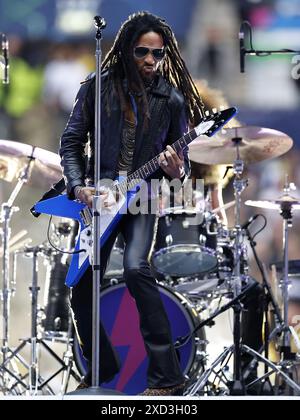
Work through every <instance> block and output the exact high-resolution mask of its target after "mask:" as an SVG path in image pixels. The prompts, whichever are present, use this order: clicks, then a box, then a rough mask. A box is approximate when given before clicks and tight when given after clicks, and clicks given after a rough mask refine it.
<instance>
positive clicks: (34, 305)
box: [8, 245, 80, 396]
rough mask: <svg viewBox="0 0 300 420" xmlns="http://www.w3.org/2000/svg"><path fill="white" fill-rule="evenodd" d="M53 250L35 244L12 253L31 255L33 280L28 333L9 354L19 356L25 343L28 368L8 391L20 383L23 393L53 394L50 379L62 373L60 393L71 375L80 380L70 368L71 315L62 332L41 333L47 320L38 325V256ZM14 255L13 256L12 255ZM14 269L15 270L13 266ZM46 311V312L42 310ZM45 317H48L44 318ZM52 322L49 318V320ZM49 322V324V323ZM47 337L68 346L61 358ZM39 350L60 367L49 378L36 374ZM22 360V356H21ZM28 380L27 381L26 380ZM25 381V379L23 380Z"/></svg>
mask: <svg viewBox="0 0 300 420" xmlns="http://www.w3.org/2000/svg"><path fill="white" fill-rule="evenodd" d="M52 253H53V251H52V250H51V249H50V248H48V247H47V246H44V245H39V246H36V247H31V248H29V247H27V248H25V249H24V250H22V251H18V252H16V253H15V255H16V256H17V255H22V254H23V255H24V256H25V257H28V258H32V264H33V266H32V282H31V285H30V287H29V290H30V294H31V336H30V337H29V338H26V339H21V340H20V341H21V343H20V345H19V346H18V347H17V348H16V349H15V350H14V352H13V353H12V355H11V356H9V357H18V356H19V355H20V353H21V351H22V350H23V349H24V348H25V346H26V345H27V344H29V346H30V362H29V363H26V362H24V363H23V367H24V368H26V369H27V373H26V374H25V375H23V376H22V381H21V380H20V379H18V380H17V379H16V378H15V379H16V382H15V383H13V384H11V386H10V388H9V389H8V391H9V392H11V391H12V390H13V389H14V388H15V387H16V386H17V385H20V384H21V385H22V386H23V392H27V393H28V394H29V395H31V396H34V395H37V394H38V393H39V392H43V391H44V390H45V392H46V393H48V394H50V395H54V392H53V390H52V388H51V387H50V386H49V383H50V381H52V380H53V379H54V378H55V377H56V376H57V375H59V374H61V373H63V379H62V384H61V392H62V393H65V392H66V389H67V386H68V382H69V379H70V376H73V377H74V378H75V379H76V380H77V381H80V377H79V376H78V375H77V373H76V372H75V371H74V370H73V369H72V362H73V357H72V344H73V338H72V336H73V330H72V322H71V317H70V314H68V317H69V318H68V331H67V334H66V336H65V335H62V334H60V335H58V336H56V334H55V333H56V331H54V332H53V331H50V332H49V334H48V335H47V331H45V333H44V334H43V333H42V331H43V329H45V326H46V327H47V325H48V324H47V323H46V325H45V326H44V328H41V324H42V325H43V320H42V318H43V317H42V310H41V308H40V306H39V304H38V294H39V291H40V287H39V285H38V257H39V256H42V257H43V258H47V259H49V258H51V257H52ZM15 258H16V257H15ZM51 261H52V263H53V262H54V263H57V261H55V260H53V259H51ZM14 272H16V270H15V269H14ZM60 282H63V277H62V278H60ZM45 313H46V314H47V311H45ZM46 320H47V317H46ZM50 321H51V320H50ZM50 321H48V323H49V322H50ZM43 335H44V337H43ZM46 339H51V340H52V341H56V342H59V341H60V342H62V343H64V344H66V345H67V349H66V351H65V352H64V354H63V357H62V358H60V357H59V356H58V355H57V354H56V353H55V352H54V351H53V350H52V349H51V348H50V347H49V346H48V344H47V343H46V342H45V340H46ZM41 349H44V350H45V351H46V352H47V354H49V355H50V356H51V357H53V358H54V359H55V361H56V362H57V363H58V364H59V365H60V368H59V369H58V370H57V371H56V372H54V373H53V374H52V375H51V376H50V377H49V378H48V379H45V378H43V377H42V376H41V375H40V373H39V359H40V354H41ZM21 360H24V359H21ZM27 380H28V382H27ZM25 381H26V382H25Z"/></svg>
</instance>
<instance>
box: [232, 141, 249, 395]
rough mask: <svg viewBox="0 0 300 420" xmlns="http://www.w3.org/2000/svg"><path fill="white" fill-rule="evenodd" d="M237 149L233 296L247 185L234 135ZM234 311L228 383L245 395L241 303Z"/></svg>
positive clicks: (238, 291) (237, 287) (238, 279)
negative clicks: (229, 378)
mask: <svg viewBox="0 0 300 420" xmlns="http://www.w3.org/2000/svg"><path fill="white" fill-rule="evenodd" d="M232 141H233V143H234V144H235V147H236V151H237V158H236V160H235V161H234V165H233V169H234V174H235V179H234V183H233V188H234V196H235V230H234V233H235V240H234V270H233V279H232V280H233V286H234V297H235V298H236V297H238V296H239V295H240V294H241V292H242V272H241V257H242V253H243V241H244V236H243V230H242V227H241V206H242V198H241V195H242V192H243V191H244V189H245V188H246V186H247V180H244V179H242V174H243V172H244V162H243V161H242V160H241V158H240V151H239V146H240V143H241V141H242V138H240V137H235V138H233V139H232ZM233 311H234V326H233V339H234V354H233V355H234V358H233V368H234V370H233V380H232V383H231V384H230V391H231V394H232V395H245V386H244V382H243V378H242V368H241V362H242V359H241V356H242V348H241V313H242V304H241V303H240V302H237V303H236V304H235V305H234V306H233Z"/></svg>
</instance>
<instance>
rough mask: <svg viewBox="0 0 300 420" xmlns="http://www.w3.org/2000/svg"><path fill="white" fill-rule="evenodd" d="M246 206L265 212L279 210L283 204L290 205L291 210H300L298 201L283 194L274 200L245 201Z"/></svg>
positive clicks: (299, 201) (299, 200)
mask: <svg viewBox="0 0 300 420" xmlns="http://www.w3.org/2000/svg"><path fill="white" fill-rule="evenodd" d="M245 204H246V206H251V207H259V208H261V209H266V210H281V208H282V206H284V205H285V204H286V205H287V204H289V205H291V207H292V209H293V210H300V199H298V198H295V197H292V196H291V195H289V194H284V195H282V196H281V197H279V198H278V199H276V200H258V201H253V200H247V201H246V202H245Z"/></svg>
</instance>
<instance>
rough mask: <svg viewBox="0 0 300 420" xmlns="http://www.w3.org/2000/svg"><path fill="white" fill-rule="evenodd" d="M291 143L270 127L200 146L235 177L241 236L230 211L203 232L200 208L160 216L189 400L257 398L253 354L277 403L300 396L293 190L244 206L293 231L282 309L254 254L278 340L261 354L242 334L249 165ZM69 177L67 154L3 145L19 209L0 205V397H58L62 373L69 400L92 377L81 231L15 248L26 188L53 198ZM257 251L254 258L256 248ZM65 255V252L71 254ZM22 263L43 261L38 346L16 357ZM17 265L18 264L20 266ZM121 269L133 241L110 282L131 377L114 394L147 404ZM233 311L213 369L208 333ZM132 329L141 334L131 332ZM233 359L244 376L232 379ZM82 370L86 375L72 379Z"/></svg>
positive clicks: (164, 288)
mask: <svg viewBox="0 0 300 420" xmlns="http://www.w3.org/2000/svg"><path fill="white" fill-rule="evenodd" d="M292 145H293V141H292V139H291V138H289V137H288V136H287V135H285V134H284V133H281V132H279V131H275V130H271V129H265V128H259V127H236V128H230V129H226V130H225V131H224V130H223V131H222V132H219V133H218V134H217V135H216V136H214V138H213V139H212V140H211V139H210V140H207V139H206V138H205V139H201V140H198V139H197V140H195V141H194V142H192V143H191V144H190V147H189V150H190V159H191V160H192V161H194V162H198V163H200V164H209V165H217V164H226V165H232V167H233V172H234V182H233V188H234V195H235V197H234V198H235V199H234V201H233V202H231V203H229V204H228V205H226V206H225V208H229V207H234V209H235V226H234V228H232V229H229V228H227V227H225V226H223V225H222V223H221V222H220V220H219V217H218V213H219V211H220V210H221V209H214V210H213V209H211V208H209V206H204V209H203V212H202V214H201V222H200V223H198V224H194V223H191V218H194V216H195V212H196V213H197V211H198V210H195V208H194V209H193V208H190V207H189V208H185V207H184V206H183V207H172V208H167V209H162V211H161V213H160V215H159V217H158V223H157V233H156V239H155V243H154V249H153V253H152V259H151V265H152V269H153V272H154V274H155V277H156V278H157V280H158V287H159V290H160V294H161V297H162V300H163V302H164V305H165V308H166V312H167V314H168V317H169V320H170V324H171V330H172V335H173V340H174V343H175V347H176V350H177V354H178V357H179V360H180V364H181V367H182V370H183V372H184V374H185V376H186V378H187V388H186V395H189V396H197V395H245V394H247V391H248V389H250V388H251V386H253V384H250V385H249V384H247V386H246V385H245V381H244V376H243V375H242V372H241V357H242V355H243V354H247V355H249V356H250V360H252V361H251V363H250V364H249V367H248V369H249V370H251V369H252V367H253V366H256V365H257V364H258V363H259V362H261V363H262V364H264V366H265V373H264V375H263V376H262V377H261V378H257V380H256V383H259V384H260V385H261V384H263V383H268V384H269V383H270V384H271V385H270V387H271V390H272V392H273V393H274V394H275V395H276V394H280V393H285V392H289V393H290V395H300V386H299V384H297V383H296V382H295V381H294V378H293V376H292V374H291V372H292V371H293V369H294V368H295V366H296V365H297V362H298V358H299V356H300V345H299V340H298V341H297V339H298V336H297V332H296V331H295V330H294V329H293V328H292V327H291V326H290V325H289V315H288V309H289V295H290V290H289V284H290V272H289V260H288V233H289V228H290V226H291V222H292V211H294V210H298V209H300V199H298V198H295V197H293V196H292V195H291V192H290V185H289V184H288V182H286V185H285V188H284V193H283V195H282V196H281V197H279V198H278V199H275V200H273V201H267V200H266V201H249V202H245V204H246V205H249V206H254V207H258V208H268V209H273V210H275V211H278V212H280V214H281V216H282V217H283V225H284V229H283V231H284V238H283V245H284V246H283V250H284V259H283V260H284V262H283V264H282V265H281V272H282V273H283V276H282V279H281V281H280V292H281V295H282V299H281V301H280V302H277V300H276V299H275V297H274V294H273V293H272V290H271V288H270V286H269V283H268V280H267V277H268V274H267V271H266V269H265V267H264V266H263V264H261V262H260V261H259V258H258V257H257V254H255V255H256V257H257V261H258V264H259V267H260V269H261V273H262V277H263V280H264V282H263V283H264V284H263V285H264V286H265V289H266V294H267V295H268V297H269V298H268V305H267V307H268V308H267V310H268V309H269V307H270V306H272V311H273V312H275V315H276V316H275V318H276V325H275V328H274V331H271V332H270V333H269V335H268V337H265V344H264V346H263V348H262V349H260V351H254V350H253V349H251V348H249V347H248V346H246V345H244V344H241V331H240V330H241V319H240V318H241V313H242V311H243V304H242V297H243V296H244V295H245V294H246V293H247V291H248V289H249V288H251V281H248V280H249V279H250V276H249V267H248V265H249V264H248V255H247V244H246V236H247V232H248V233H249V231H248V226H247V225H248V224H246V225H242V223H241V208H242V205H243V202H242V193H243V191H244V190H245V188H246V187H247V181H246V180H244V179H243V178H242V175H243V172H244V168H245V166H246V165H250V164H252V163H255V162H260V161H263V160H266V159H271V158H275V157H278V156H280V155H282V154H284V153H286V152H287V151H288V150H289V149H290V148H291V147H292ZM60 178H61V168H60V162H59V157H58V156H57V155H56V154H54V153H51V152H48V151H46V150H43V149H40V148H37V147H33V146H29V145H25V144H22V143H18V142H12V141H6V140H0V179H3V180H5V181H9V182H13V181H14V180H17V185H16V187H15V188H14V190H13V192H12V194H11V196H10V197H9V200H8V201H7V202H5V203H3V204H2V206H1V219H0V220H1V225H2V228H1V231H0V233H1V246H2V290H1V299H2V322H3V334H2V338H1V341H2V345H1V349H0V357H1V361H0V392H2V393H3V394H5V395H23V394H27V395H37V394H39V393H41V392H44V393H47V394H53V393H54V392H53V390H52V388H51V386H50V381H51V380H52V379H54V378H55V377H56V376H57V375H58V374H60V373H63V379H62V382H61V389H60V392H61V394H64V393H66V392H67V388H68V384H69V379H70V377H71V376H72V377H73V378H74V379H75V380H77V381H79V380H80V376H81V375H84V374H85V373H86V370H87V366H86V363H85V359H84V358H83V356H82V353H81V349H80V345H79V341H78V339H77V338H76V335H75V334H74V332H73V328H72V320H71V317H70V312H69V303H68V300H69V290H68V289H67V288H66V287H65V286H64V278H65V276H66V272H67V269H68V254H67V253H68V252H70V251H71V250H72V249H73V247H74V238H75V235H76V227H75V226H74V225H73V224H72V223H71V222H66V221H65V220H62V221H60V222H59V223H58V225H57V226H55V227H54V229H53V230H52V232H51V233H50V228H49V229H48V234H49V239H51V240H50V244H52V245H53V243H55V248H54V249H53V248H51V247H50V246H49V245H48V243H43V244H41V245H38V246H36V247H32V246H29V245H28V244H25V246H24V244H23V243H22V246H21V247H20V248H19V249H17V247H16V242H12V239H13V238H11V228H10V221H11V217H12V215H13V213H15V212H16V211H17V210H18V209H17V208H16V207H15V206H14V202H15V199H16V197H17V195H18V193H19V192H20V190H21V188H22V186H23V185H24V184H31V185H32V186H33V187H42V188H45V189H46V188H47V187H48V188H49V187H50V186H51V184H53V183H54V182H57V181H58V180H59V179H60ZM250 222H251V221H250ZM49 226H50V225H49ZM249 235H250V234H249ZM249 235H248V237H249ZM250 239H251V237H249V240H250ZM250 243H251V240H250ZM12 245H13V249H14V252H13V253H12V252H11V249H12ZM252 245H253V248H254V252H255V244H254V241H252ZM62 248H63V249H62ZM59 250H62V251H65V252H66V253H63V254H61V253H60V252H59ZM12 254H13V255H12ZM20 255H23V256H27V257H30V258H31V259H32V267H33V269H32V282H31V285H30V295H31V336H30V338H28V339H22V340H21V344H20V345H19V347H17V348H12V347H10V339H9V332H10V328H11V327H10V323H9V320H10V306H11V305H10V304H11V297H12V296H13V293H14V290H15V284H16V283H17V277H18V276H17V275H16V268H17V259H18V256H20ZM12 256H13V261H14V263H13V267H12V268H11V267H10V265H11V264H10V261H11V258H12ZM39 258H42V259H43V261H44V262H45V263H46V265H47V274H46V280H45V282H44V289H45V296H44V302H43V305H39V291H40V286H39V280H38V259H39ZM122 260H123V243H122V239H121V238H118V239H117V242H116V244H115V246H114V248H113V250H112V253H111V258H110V263H109V266H108V268H107V270H106V274H105V277H104V281H103V287H102V291H101V320H102V322H103V325H104V327H105V328H106V331H107V333H108V335H109V336H110V338H111V341H112V344H113V345H114V346H115V347H116V349H117V351H118V353H119V356H120V359H121V362H122V368H121V371H120V373H119V374H118V375H117V376H116V377H115V378H114V379H113V380H112V381H111V382H110V383H108V384H104V387H107V388H112V389H116V390H118V391H121V392H123V393H125V394H128V395H136V394H138V393H140V392H142V391H143V390H144V389H145V388H146V370H147V356H146V352H145V349H144V345H143V341H142V338H141V336H140V333H139V318H138V313H137V310H136V308H135V304H134V301H133V299H132V298H131V297H130V295H129V293H128V290H127V288H126V287H125V283H124V281H123V271H122ZM278 267H279V266H278ZM278 270H280V268H278ZM12 273H13V275H12ZM11 277H13V279H12V280H11ZM216 302H217V309H216ZM224 302H225V303H224ZM230 308H231V309H233V311H234V328H233V330H234V334H233V340H232V341H233V345H232V346H230V347H229V348H226V349H225V351H224V352H222V354H220V355H219V356H218V357H217V359H216V360H215V361H213V362H212V363H211V364H210V365H209V366H208V361H207V360H208V356H209V355H208V352H207V344H208V342H207V339H206V327H212V326H213V325H214V319H215V318H216V317H217V316H218V315H219V314H221V313H223V312H225V311H227V310H229V309H230ZM126 325H127V326H128V325H130V331H129V330H128V328H126ZM291 336H292V337H294V338H295V341H296V344H297V345H296V351H295V352H293V351H291ZM274 337H275V339H276V340H277V342H278V343H279V342H280V345H278V347H279V348H280V355H281V358H280V360H279V361H278V362H276V363H274V362H272V361H270V360H269V358H268V343H269V341H271V340H272V339H274ZM296 337H297V339H296ZM47 340H50V341H55V342H58V343H63V344H64V345H65V346H66V351H65V353H64V355H63V357H62V358H61V357H59V356H58V355H57V354H56V353H55V352H54V351H53V350H52V349H51V348H50V347H49V345H48V344H47ZM27 345H29V348H30V360H29V361H28V360H27V359H25V358H24V357H23V356H21V353H20V352H21V350H22V349H23V348H24V347H25V346H27ZM41 349H44V350H45V351H46V352H47V354H48V355H50V356H51V357H53V358H54V359H55V361H56V362H58V363H59V365H60V368H59V370H58V371H57V372H55V373H53V374H52V375H51V376H50V377H49V378H48V379H45V378H44V377H43V376H42V375H41V373H40V368H39V364H40V353H41ZM263 352H265V354H264V356H263V355H262V353H263ZM229 360H231V362H232V361H233V375H232V377H231V378H230V380H229V378H228V369H229V367H228V366H229ZM74 361H75V364H76V367H77V369H78V371H79V375H78V374H77V373H76V371H75V370H74V369H73V366H74ZM287 390H288V391H287Z"/></svg>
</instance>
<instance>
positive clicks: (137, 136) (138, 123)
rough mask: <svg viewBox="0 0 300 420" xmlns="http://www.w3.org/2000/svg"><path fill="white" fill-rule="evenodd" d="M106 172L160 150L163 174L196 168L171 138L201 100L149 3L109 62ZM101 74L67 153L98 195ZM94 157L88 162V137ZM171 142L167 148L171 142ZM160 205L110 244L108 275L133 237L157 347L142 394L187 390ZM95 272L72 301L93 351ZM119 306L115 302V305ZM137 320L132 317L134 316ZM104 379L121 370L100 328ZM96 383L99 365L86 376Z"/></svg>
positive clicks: (146, 329)
mask: <svg viewBox="0 0 300 420" xmlns="http://www.w3.org/2000/svg"><path fill="white" fill-rule="evenodd" d="M101 83H102V98H103V100H102V117H101V120H102V121H101V122H102V126H101V144H102V150H101V178H106V179H115V178H116V176H117V174H118V172H120V171H122V172H123V171H126V172H127V173H131V172H133V171H134V170H136V169H138V168H139V167H140V166H142V165H143V164H144V163H146V162H147V161H148V160H149V159H151V158H152V157H153V156H155V155H157V154H160V166H161V167H160V169H159V170H158V171H157V173H156V174H155V178H156V179H161V178H162V177H163V176H166V177H167V178H169V179H181V180H183V179H184V178H185V177H186V176H187V175H188V174H189V160H188V157H187V153H186V152H185V153H183V154H181V155H177V154H176V152H175V151H174V149H173V148H172V147H171V146H170V144H172V143H173V142H174V141H176V140H177V139H179V138H180V137H181V136H182V135H183V134H184V133H185V132H187V131H188V123H189V122H190V123H191V124H195V123H197V121H198V120H199V117H200V116H201V115H202V102H201V99H200V97H199V95H198V93H197V89H196V87H195V85H194V83H193V81H192V79H191V76H190V74H189V72H188V70H187V68H186V66H185V63H184V61H183V59H182V57H181V55H180V53H179V50H178V46H177V42H176V39H175V37H174V34H173V32H172V30H171V28H170V27H169V26H168V25H167V23H166V22H165V21H164V20H163V19H161V18H159V17H157V16H154V15H152V14H150V13H148V12H140V13H136V14H134V15H132V16H130V17H129V18H128V20H127V21H126V22H125V23H124V24H123V25H122V27H121V28H120V30H119V33H118V34H117V37H116V39H115V42H114V44H113V47H112V48H111V50H110V51H109V52H108V54H107V56H106V57H105V59H104V62H103V65H102V82H101ZM94 102H95V77H94V76H90V77H89V78H88V79H87V80H86V81H85V82H84V83H83V84H82V86H81V88H80V90H79V92H78V94H77V97H76V101H75V105H74V108H73V111H72V114H71V116H70V119H69V121H68V124H67V126H66V129H65V131H64V133H63V135H62V138H61V148H60V155H61V157H62V166H63V171H64V177H65V179H66V182H67V192H68V195H69V197H70V198H75V197H76V198H77V199H79V200H80V201H82V202H84V203H86V204H87V205H89V206H91V205H92V196H93V194H94V188H93V187H91V186H90V185H93V183H94V177H93V168H94V156H93V151H94V150H93V149H94V147H93V146H94ZM88 140H89V142H90V150H91V157H90V161H89V165H88V169H87V170H85V153H84V150H85V146H86V143H87V142H88ZM166 148H167V151H166V152H165V153H162V151H163V150H165V149H166ZM155 221H156V215H155V214H151V213H150V214H142V213H139V214H135V215H133V214H130V213H128V214H126V215H124V216H123V217H122V219H121V222H120V223H119V225H118V226H117V228H116V229H115V231H114V232H113V234H112V235H111V236H110V238H109V240H108V241H107V242H106V244H105V246H104V247H103V248H102V250H101V263H102V275H103V272H104V270H105V267H106V263H107V260H108V257H109V254H110V251H111V249H112V246H113V243H114V241H115V239H116V236H117V235H118V234H119V233H120V232H121V234H122V235H123V237H124V240H125V250H124V280H125V282H126V284H127V287H128V290H129V292H130V294H131V295H132V297H133V298H134V299H135V302H136V305H137V309H138V312H139V315H140V329H141V334H142V336H143V339H144V344H145V348H146V351H147V354H148V360H149V365H148V376H147V379H148V388H147V389H146V390H145V391H144V393H143V395H179V394H182V391H183V387H184V377H183V375H182V372H181V369H180V365H179V362H178V359H177V354H176V352H175V349H174V346H173V343H172V337H171V332H170V325H169V321H168V319H167V315H166V313H165V310H164V307H163V304H162V300H161V297H160V294H159V291H158V288H157V284H156V281H155V279H154V278H153V276H152V274H151V271H150V267H149V262H148V261H149V254H150V251H151V245H152V241H153V236H154V230H155ZM91 278H92V276H91V272H89V273H88V274H86V275H85V278H83V279H81V281H80V282H79V284H78V285H77V286H76V287H74V288H73V291H72V309H73V312H74V315H75V319H76V325H77V330H78V332H79V336H80V339H81V342H82V350H83V354H84V356H85V357H86V359H87V360H88V362H90V361H91V358H92V354H91V353H92V350H91V341H92V340H91V327H90V325H91V323H92V313H91V306H92V305H91V299H92V281H91ZM112 310H113V308H112ZM128 327H129V328H130V326H128ZM101 346H102V347H101V360H100V364H101V366H100V380H101V382H107V381H109V380H110V379H111V378H112V377H113V376H114V375H115V374H116V372H117V371H118V362H117V358H116V354H115V352H114V351H113V348H112V346H111V344H110V342H109V340H108V339H107V337H106V334H105V332H104V329H103V328H101ZM85 385H87V386H89V385H90V372H89V373H88V374H87V376H86V377H85V383H84V385H83V386H85Z"/></svg>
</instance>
